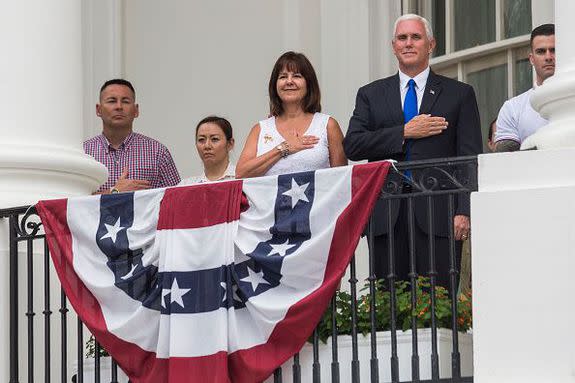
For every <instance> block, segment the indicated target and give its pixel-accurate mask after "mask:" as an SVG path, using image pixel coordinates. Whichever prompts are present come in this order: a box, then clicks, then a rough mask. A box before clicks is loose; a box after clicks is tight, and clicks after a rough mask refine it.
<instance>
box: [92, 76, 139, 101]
mask: <svg viewBox="0 0 575 383" xmlns="http://www.w3.org/2000/svg"><path fill="white" fill-rule="evenodd" d="M110 85H123V86H125V87H128V88H129V89H130V90H131V91H132V93H133V94H134V98H136V90H135V89H134V86H133V85H132V83H131V82H130V81H128V80H124V79H123V78H114V79H111V80H108V81H106V82H105V83H104V85H102V87H101V88H100V94H102V92H103V91H104V89H106V88H107V87H109V86H110Z"/></svg>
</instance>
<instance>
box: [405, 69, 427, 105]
mask: <svg viewBox="0 0 575 383" xmlns="http://www.w3.org/2000/svg"><path fill="white" fill-rule="evenodd" d="M429 72H430V69H429V67H427V68H425V70H424V71H422V72H421V73H419V74H418V75H417V76H415V77H413V81H415V91H416V93H417V110H419V107H420V106H421V100H422V99H423V92H424V91H425V85H426V84H427V78H428V77H429ZM409 80H411V77H409V76H408V75H406V74H405V73H403V72H402V71H401V70H400V71H399V90H400V93H401V105H403V102H404V101H405V95H406V94H407V89H408V88H409V87H408V84H407V83H408V82H409Z"/></svg>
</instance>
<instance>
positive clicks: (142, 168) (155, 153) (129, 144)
mask: <svg viewBox="0 0 575 383" xmlns="http://www.w3.org/2000/svg"><path fill="white" fill-rule="evenodd" d="M84 151H85V152H86V154H89V155H91V156H92V157H94V158H95V159H96V160H97V161H98V162H101V163H102V164H104V165H105V166H106V167H107V168H108V173H109V176H108V181H106V183H105V184H103V185H102V186H100V189H98V191H103V190H108V189H110V188H111V187H112V186H114V185H115V184H116V181H118V178H120V175H121V174H122V171H123V170H124V169H125V168H127V169H128V178H129V179H133V180H148V181H150V183H151V184H152V188H161V187H166V186H174V185H177V184H178V183H179V182H180V175H179V173H178V169H177V168H176V164H175V163H174V160H173V159H172V156H171V155H170V152H169V151H168V149H167V148H166V147H165V146H164V145H162V144H161V143H159V142H158V141H156V140H154V139H152V138H149V137H146V136H144V135H142V134H139V133H134V132H132V133H130V135H129V136H128V137H126V139H125V140H124V142H122V144H121V145H120V147H119V148H118V149H114V148H113V147H112V146H111V145H110V143H109V142H108V140H107V139H106V137H105V136H104V135H103V134H100V135H99V136H96V137H93V138H90V139H89V140H87V141H86V142H84Z"/></svg>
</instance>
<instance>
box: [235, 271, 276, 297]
mask: <svg viewBox="0 0 575 383" xmlns="http://www.w3.org/2000/svg"><path fill="white" fill-rule="evenodd" d="M240 281H242V282H247V283H251V284H252V290H253V291H254V292H255V291H256V289H257V288H258V286H259V285H261V284H266V285H269V283H268V281H266V280H265V279H264V273H263V272H262V271H260V272H259V273H256V272H255V271H254V270H252V269H250V268H249V267H248V276H247V277H245V278H242V279H240Z"/></svg>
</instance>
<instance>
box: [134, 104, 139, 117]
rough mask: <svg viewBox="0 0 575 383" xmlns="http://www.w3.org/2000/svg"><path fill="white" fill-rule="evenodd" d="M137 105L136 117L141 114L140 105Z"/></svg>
mask: <svg viewBox="0 0 575 383" xmlns="http://www.w3.org/2000/svg"><path fill="white" fill-rule="evenodd" d="M135 106H136V115H135V116H134V118H136V117H138V116H139V115H140V105H138V104H136V105H135Z"/></svg>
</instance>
